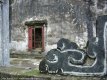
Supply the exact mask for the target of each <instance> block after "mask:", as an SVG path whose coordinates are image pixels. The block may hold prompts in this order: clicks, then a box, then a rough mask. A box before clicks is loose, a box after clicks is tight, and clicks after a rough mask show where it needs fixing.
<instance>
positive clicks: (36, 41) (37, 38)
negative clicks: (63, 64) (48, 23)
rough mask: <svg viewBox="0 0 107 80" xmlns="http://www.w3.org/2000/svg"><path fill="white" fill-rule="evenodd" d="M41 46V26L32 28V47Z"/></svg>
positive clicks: (39, 47)
mask: <svg viewBox="0 0 107 80" xmlns="http://www.w3.org/2000/svg"><path fill="white" fill-rule="evenodd" d="M37 48H38V49H41V48H42V28H34V29H33V49H37Z"/></svg>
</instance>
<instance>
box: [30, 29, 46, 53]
mask: <svg viewBox="0 0 107 80" xmlns="http://www.w3.org/2000/svg"><path fill="white" fill-rule="evenodd" d="M28 39H29V40H28V48H29V50H36V51H43V50H44V27H39V28H36V27H29V28H28Z"/></svg>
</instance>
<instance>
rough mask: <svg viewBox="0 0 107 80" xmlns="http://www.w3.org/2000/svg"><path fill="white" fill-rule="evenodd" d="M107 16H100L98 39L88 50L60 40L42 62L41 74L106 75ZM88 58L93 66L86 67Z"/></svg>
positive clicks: (92, 42) (97, 28) (65, 40)
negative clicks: (91, 60)
mask: <svg viewBox="0 0 107 80" xmlns="http://www.w3.org/2000/svg"><path fill="white" fill-rule="evenodd" d="M106 21H107V16H106V15H105V16H99V17H98V18H97V21H96V37H95V38H93V40H92V41H91V42H89V44H88V46H87V49H86V50H83V49H79V47H78V46H77V44H76V43H74V42H70V41H69V40H68V39H64V38H62V39H60V40H59V41H58V43H57V49H52V50H50V51H49V52H48V53H47V55H46V56H45V58H44V59H43V60H42V61H41V62H40V65H39V70H40V72H43V73H44V72H45V73H46V72H48V73H59V74H70V75H77V76H94V75H100V76H102V75H105V74H106V71H107V70H106V42H107V41H106V36H107V35H106V31H107V22H106ZM87 58H90V59H93V60H94V62H93V64H92V65H85V62H86V60H87Z"/></svg>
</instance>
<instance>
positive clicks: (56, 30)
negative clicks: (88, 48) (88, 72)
mask: <svg viewBox="0 0 107 80" xmlns="http://www.w3.org/2000/svg"><path fill="white" fill-rule="evenodd" d="M11 6H12V31H11V40H12V42H11V44H12V49H14V50H22V51H23V50H25V51H26V50H27V46H28V45H27V44H28V41H27V40H28V36H27V35H28V30H27V27H26V26H25V25H24V22H25V21H26V20H29V19H32V20H33V19H36V20H43V19H46V20H47V22H48V25H47V39H45V42H47V43H46V49H47V50H48V49H49V48H50V46H51V48H52V47H56V42H57V41H58V40H59V39H60V38H67V39H70V40H71V41H73V42H76V43H77V44H78V45H79V46H80V47H83V46H85V45H86V42H87V36H88V39H89V40H91V37H93V36H95V35H94V34H92V33H93V31H94V32H95V31H96V30H95V27H94V26H95V21H96V17H97V16H99V15H104V14H107V7H106V0H13V3H12V5H11ZM87 32H88V33H89V34H87Z"/></svg>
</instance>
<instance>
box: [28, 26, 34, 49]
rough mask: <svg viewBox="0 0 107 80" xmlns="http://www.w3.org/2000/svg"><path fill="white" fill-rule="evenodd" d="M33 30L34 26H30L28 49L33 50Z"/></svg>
mask: <svg viewBox="0 0 107 80" xmlns="http://www.w3.org/2000/svg"><path fill="white" fill-rule="evenodd" d="M32 32H33V28H32V27H29V28H28V49H29V50H32V48H33V42H32V40H33V37H32Z"/></svg>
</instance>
